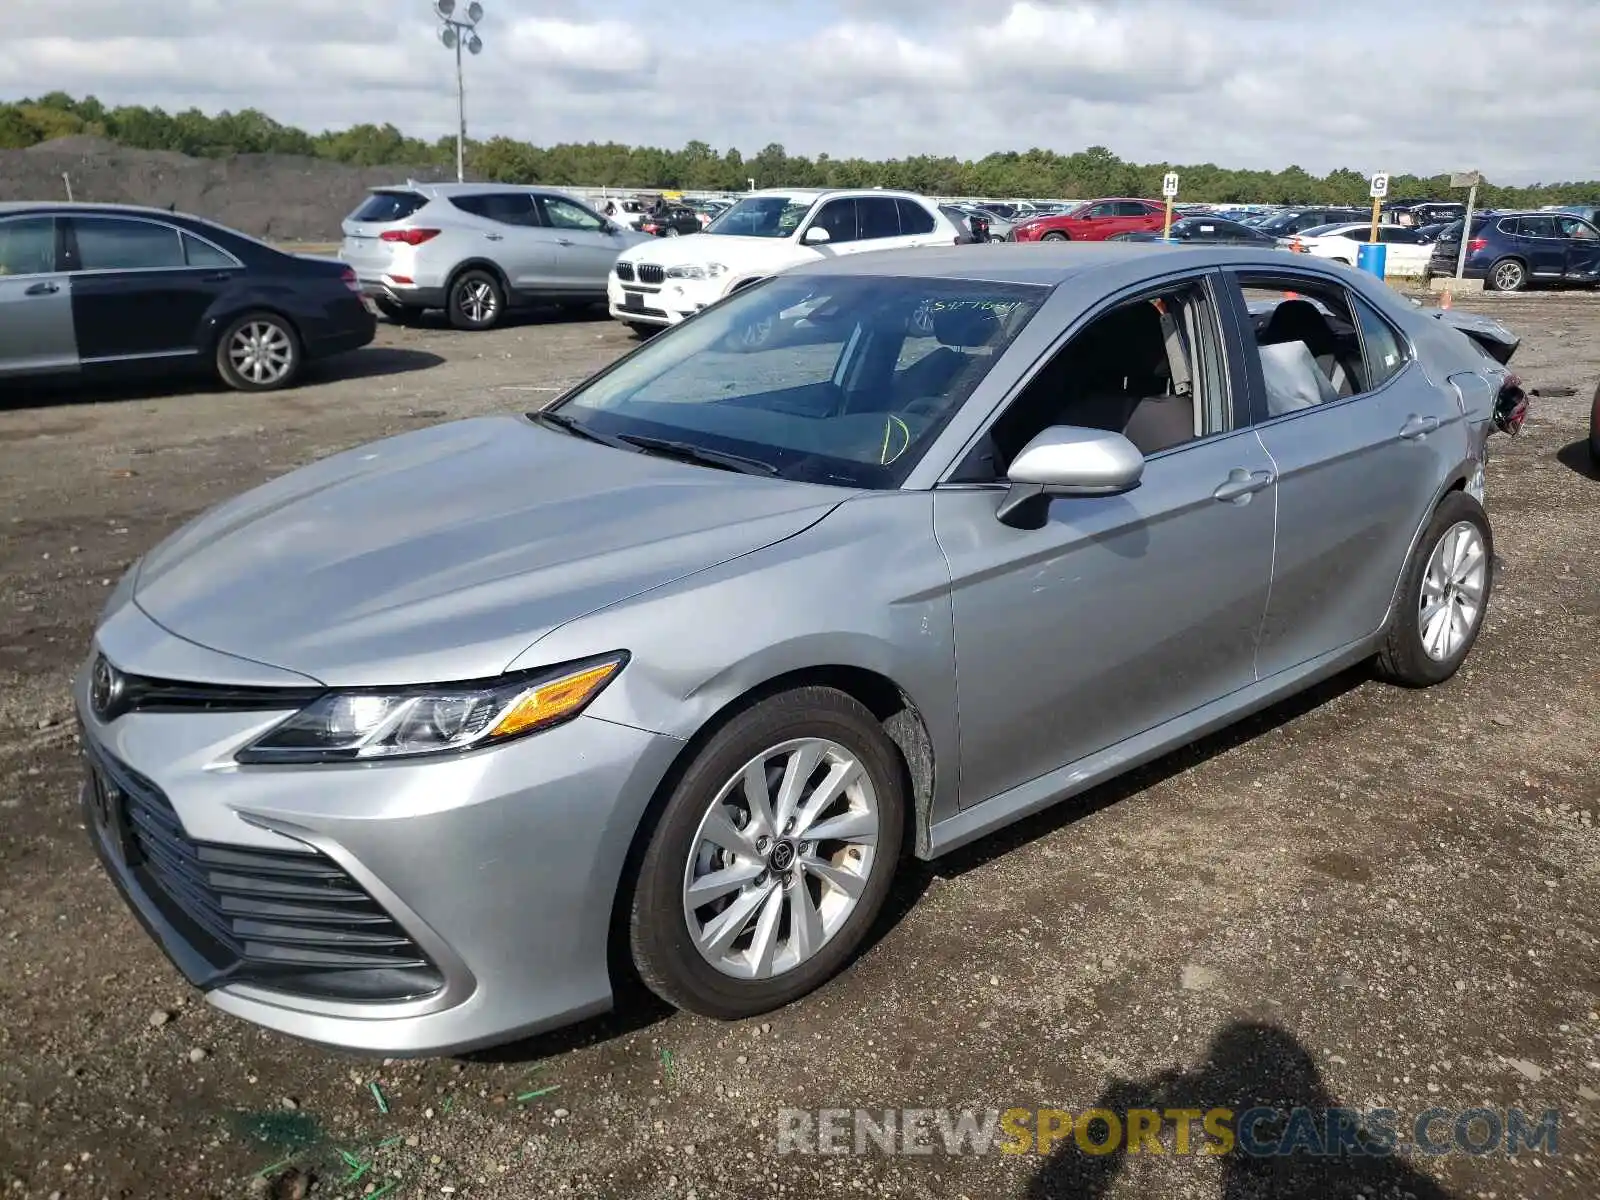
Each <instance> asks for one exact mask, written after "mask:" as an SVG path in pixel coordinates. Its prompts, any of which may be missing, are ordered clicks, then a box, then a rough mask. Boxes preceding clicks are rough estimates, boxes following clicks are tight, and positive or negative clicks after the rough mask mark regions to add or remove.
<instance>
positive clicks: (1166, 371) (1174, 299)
mask: <svg viewBox="0 0 1600 1200" xmlns="http://www.w3.org/2000/svg"><path fill="white" fill-rule="evenodd" d="M1227 380H1228V371H1227V365H1226V362H1225V359H1224V355H1223V351H1222V339H1221V333H1220V330H1219V327H1218V324H1217V318H1216V311H1215V306H1214V305H1213V304H1212V303H1211V300H1210V295H1209V292H1208V291H1207V289H1206V287H1205V285H1204V284H1203V283H1202V282H1200V281H1198V280H1196V281H1190V282H1185V283H1181V284H1174V285H1170V286H1168V287H1166V288H1163V289H1162V290H1161V291H1160V292H1157V293H1153V294H1150V295H1146V296H1142V297H1140V298H1139V299H1137V300H1132V301H1129V302H1127V303H1124V304H1119V305H1117V306H1116V307H1115V308H1112V309H1110V310H1109V311H1107V312H1105V313H1103V314H1101V315H1100V316H1098V317H1096V318H1095V319H1094V320H1093V321H1092V322H1090V324H1089V325H1088V326H1087V327H1085V328H1084V329H1083V330H1082V331H1081V332H1079V333H1077V334H1076V335H1074V336H1073V338H1072V339H1071V340H1070V341H1069V342H1068V343H1067V344H1066V345H1065V346H1064V347H1062V348H1061V349H1060V350H1059V351H1057V352H1056V353H1055V354H1054V355H1052V356H1051V358H1050V359H1049V361H1048V362H1046V363H1045V365H1044V366H1043V367H1041V368H1040V369H1039V370H1038V372H1037V373H1036V374H1035V375H1034V376H1033V378H1031V379H1030V380H1028V382H1027V384H1026V385H1025V386H1024V387H1023V388H1022V390H1021V391H1020V392H1019V393H1018V394H1017V396H1016V398H1015V399H1014V400H1012V401H1011V402H1010V403H1009V404H1008V405H1007V406H1006V408H1005V410H1004V411H1003V412H1002V413H1001V414H1000V416H999V417H997V418H996V419H995V422H994V424H993V425H992V426H990V428H989V430H988V431H987V432H986V433H985V434H984V435H983V436H982V437H981V438H979V439H978V442H977V443H976V445H975V446H974V447H973V449H972V450H971V451H970V452H969V453H968V454H967V456H966V458H965V459H964V460H963V461H962V463H961V465H960V466H959V467H958V468H957V470H956V472H955V474H954V477H953V479H954V481H955V482H961V483H987V482H993V481H996V480H1002V479H1004V478H1005V474H1006V471H1007V470H1008V469H1009V467H1010V465H1011V462H1012V460H1013V459H1014V458H1016V456H1017V454H1019V453H1020V452H1021V451H1022V449H1023V447H1024V446H1026V445H1027V444H1028V443H1029V442H1030V441H1032V440H1033V439H1034V438H1035V437H1037V436H1038V435H1039V434H1040V433H1042V432H1043V431H1044V430H1046V429H1049V428H1050V427H1052V426H1056V425H1072V426H1077V427H1080V428H1087V429H1106V430H1111V431H1114V432H1117V433H1121V434H1122V435H1123V436H1124V437H1126V438H1127V439H1128V440H1129V441H1131V442H1132V443H1133V444H1134V445H1135V446H1136V447H1138V449H1139V450H1140V451H1141V452H1142V453H1144V454H1145V455H1146V457H1148V456H1150V455H1154V454H1160V453H1162V452H1163V451H1166V450H1172V449H1176V448H1177V447H1180V446H1183V445H1185V444H1187V443H1189V442H1193V441H1196V440H1198V439H1200V438H1204V437H1209V436H1211V435H1213V434H1220V433H1225V432H1227V431H1229V430H1230V429H1231V428H1232V427H1233V405H1232V393H1231V392H1230V390H1229V387H1228V383H1227Z"/></svg>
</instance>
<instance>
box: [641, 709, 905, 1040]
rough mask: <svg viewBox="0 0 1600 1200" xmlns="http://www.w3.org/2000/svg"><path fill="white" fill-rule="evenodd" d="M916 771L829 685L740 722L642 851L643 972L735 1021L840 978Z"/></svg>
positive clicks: (867, 923) (871, 905) (690, 775)
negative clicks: (909, 774)
mask: <svg viewBox="0 0 1600 1200" xmlns="http://www.w3.org/2000/svg"><path fill="white" fill-rule="evenodd" d="M904 778H905V768H904V764H903V762H902V760H901V758H900V756H899V753H898V751H897V750H896V749H895V747H894V745H893V743H892V742H890V741H889V739H888V738H887V737H886V736H885V735H884V732H883V729H882V727H881V726H880V725H879V724H878V722H877V720H876V719H875V718H874V717H873V715H872V713H871V712H869V711H868V710H867V709H866V708H865V707H864V706H863V705H862V704H860V703H859V702H858V701H856V700H855V699H854V698H852V697H850V696H848V695H846V694H845V693H843V692H840V691H837V690H835V689H833V688H824V687H807V688H799V689H797V690H794V691H790V692H783V693H780V694H778V695H776V696H772V697H770V698H768V699H766V700H763V701H761V702H760V703H758V704H756V705H754V706H752V707H751V708H748V709H746V710H745V711H744V712H742V713H740V714H739V715H737V716H736V717H734V718H733V719H732V720H730V721H729V722H728V723H727V724H726V725H724V726H723V727H722V728H721V729H719V730H718V731H717V732H716V734H715V735H714V736H713V737H712V738H711V739H710V740H709V741H708V742H707V743H706V745H705V747H704V748H703V749H702V750H701V751H700V753H699V754H698V755H697V756H696V757H695V759H694V762H693V763H692V764H691V765H690V767H689V769H688V770H687V771H686V772H685V773H684V775H683V778H682V779H681V780H680V781H679V783H678V785H677V787H676V788H674V789H673V792H672V796H671V798H670V799H669V800H668V801H667V805H666V807H665V809H664V810H663V811H662V814H661V820H660V823H659V824H658V825H657V826H656V829H655V832H654V833H653V835H652V836H651V839H650V843H649V846H648V848H647V849H646V851H645V854H644V858H643V860H642V862H641V864H640V869H639V877H638V884H637V886H636V888H635V890H634V894H633V901H632V906H631V909H630V914H629V942H630V946H631V949H632V953H633V961H634V965H635V967H636V968H637V970H638V972H639V977H640V978H641V979H642V980H643V981H644V983H645V985H646V986H648V987H649V988H650V990H651V991H653V992H654V993H655V994H656V995H658V996H660V997H661V998H662V999H663V1000H666V1001H667V1002H668V1003H669V1004H672V1005H675V1006H676V1007H678V1008H681V1009H685V1010H687V1011H689V1012H694V1013H699V1014H701V1015H702V1016H708V1017H716V1018H719V1019H723V1020H737V1019H740V1018H743V1017H750V1016H755V1015H756V1014H758V1013H763V1012H767V1011H770V1010H771V1009H774V1008H778V1007H780V1006H781V1005H784V1004H787V1003H789V1002H790V1001H792V1000H795V999H798V998H799V997H800V996H803V995H805V994H806V993H807V992H810V991H812V990H813V989H814V988H817V987H819V986H820V985H822V984H823V983H825V982H826V981H827V980H828V979H830V978H832V976H833V975H834V974H836V973H837V972H838V971H839V970H840V969H841V968H842V967H843V966H844V965H845V963H846V962H847V961H848V960H849V958H850V956H851V955H852V954H853V953H854V952H855V950H856V949H857V948H858V947H859V946H860V944H861V941H862V939H863V938H864V937H865V936H866V933H867V931H868V930H869V929H870V928H871V926H872V923H873V921H874V920H876V918H877V916H878V913H879V911H880V910H881V909H882V907H883V903H884V900H885V899H886V898H887V896H888V893H889V886H890V883H891V881H892V880H893V877H894V872H895V867H896V865H897V863H898V860H899V857H900V846H901V840H902V835H903V830H904V822H905V811H906V794H905V784H904Z"/></svg>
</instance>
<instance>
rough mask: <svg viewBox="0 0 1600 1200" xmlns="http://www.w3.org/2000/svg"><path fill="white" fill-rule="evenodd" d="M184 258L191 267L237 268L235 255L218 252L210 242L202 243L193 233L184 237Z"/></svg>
mask: <svg viewBox="0 0 1600 1200" xmlns="http://www.w3.org/2000/svg"><path fill="white" fill-rule="evenodd" d="M183 256H184V258H185V260H187V262H188V264H189V265H190V266H191V267H237V266H238V265H239V264H238V263H237V262H235V261H234V259H233V255H231V254H226V253H224V252H223V251H221V250H218V249H217V248H216V247H215V246H213V245H212V244H211V243H210V242H202V241H201V240H200V239H199V238H197V237H195V236H194V234H192V233H185V234H184V235H183Z"/></svg>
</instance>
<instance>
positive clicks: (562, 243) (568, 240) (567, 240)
mask: <svg viewBox="0 0 1600 1200" xmlns="http://www.w3.org/2000/svg"><path fill="white" fill-rule="evenodd" d="M556 245H558V246H570V245H572V239H571V238H557V239H556Z"/></svg>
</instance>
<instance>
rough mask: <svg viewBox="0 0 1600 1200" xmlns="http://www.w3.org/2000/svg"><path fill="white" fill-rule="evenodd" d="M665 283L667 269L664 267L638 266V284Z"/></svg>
mask: <svg viewBox="0 0 1600 1200" xmlns="http://www.w3.org/2000/svg"><path fill="white" fill-rule="evenodd" d="M666 281H667V269H666V268H665V267H663V266H661V265H659V264H657V263H640V264H639V282H640V283H665V282H666Z"/></svg>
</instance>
